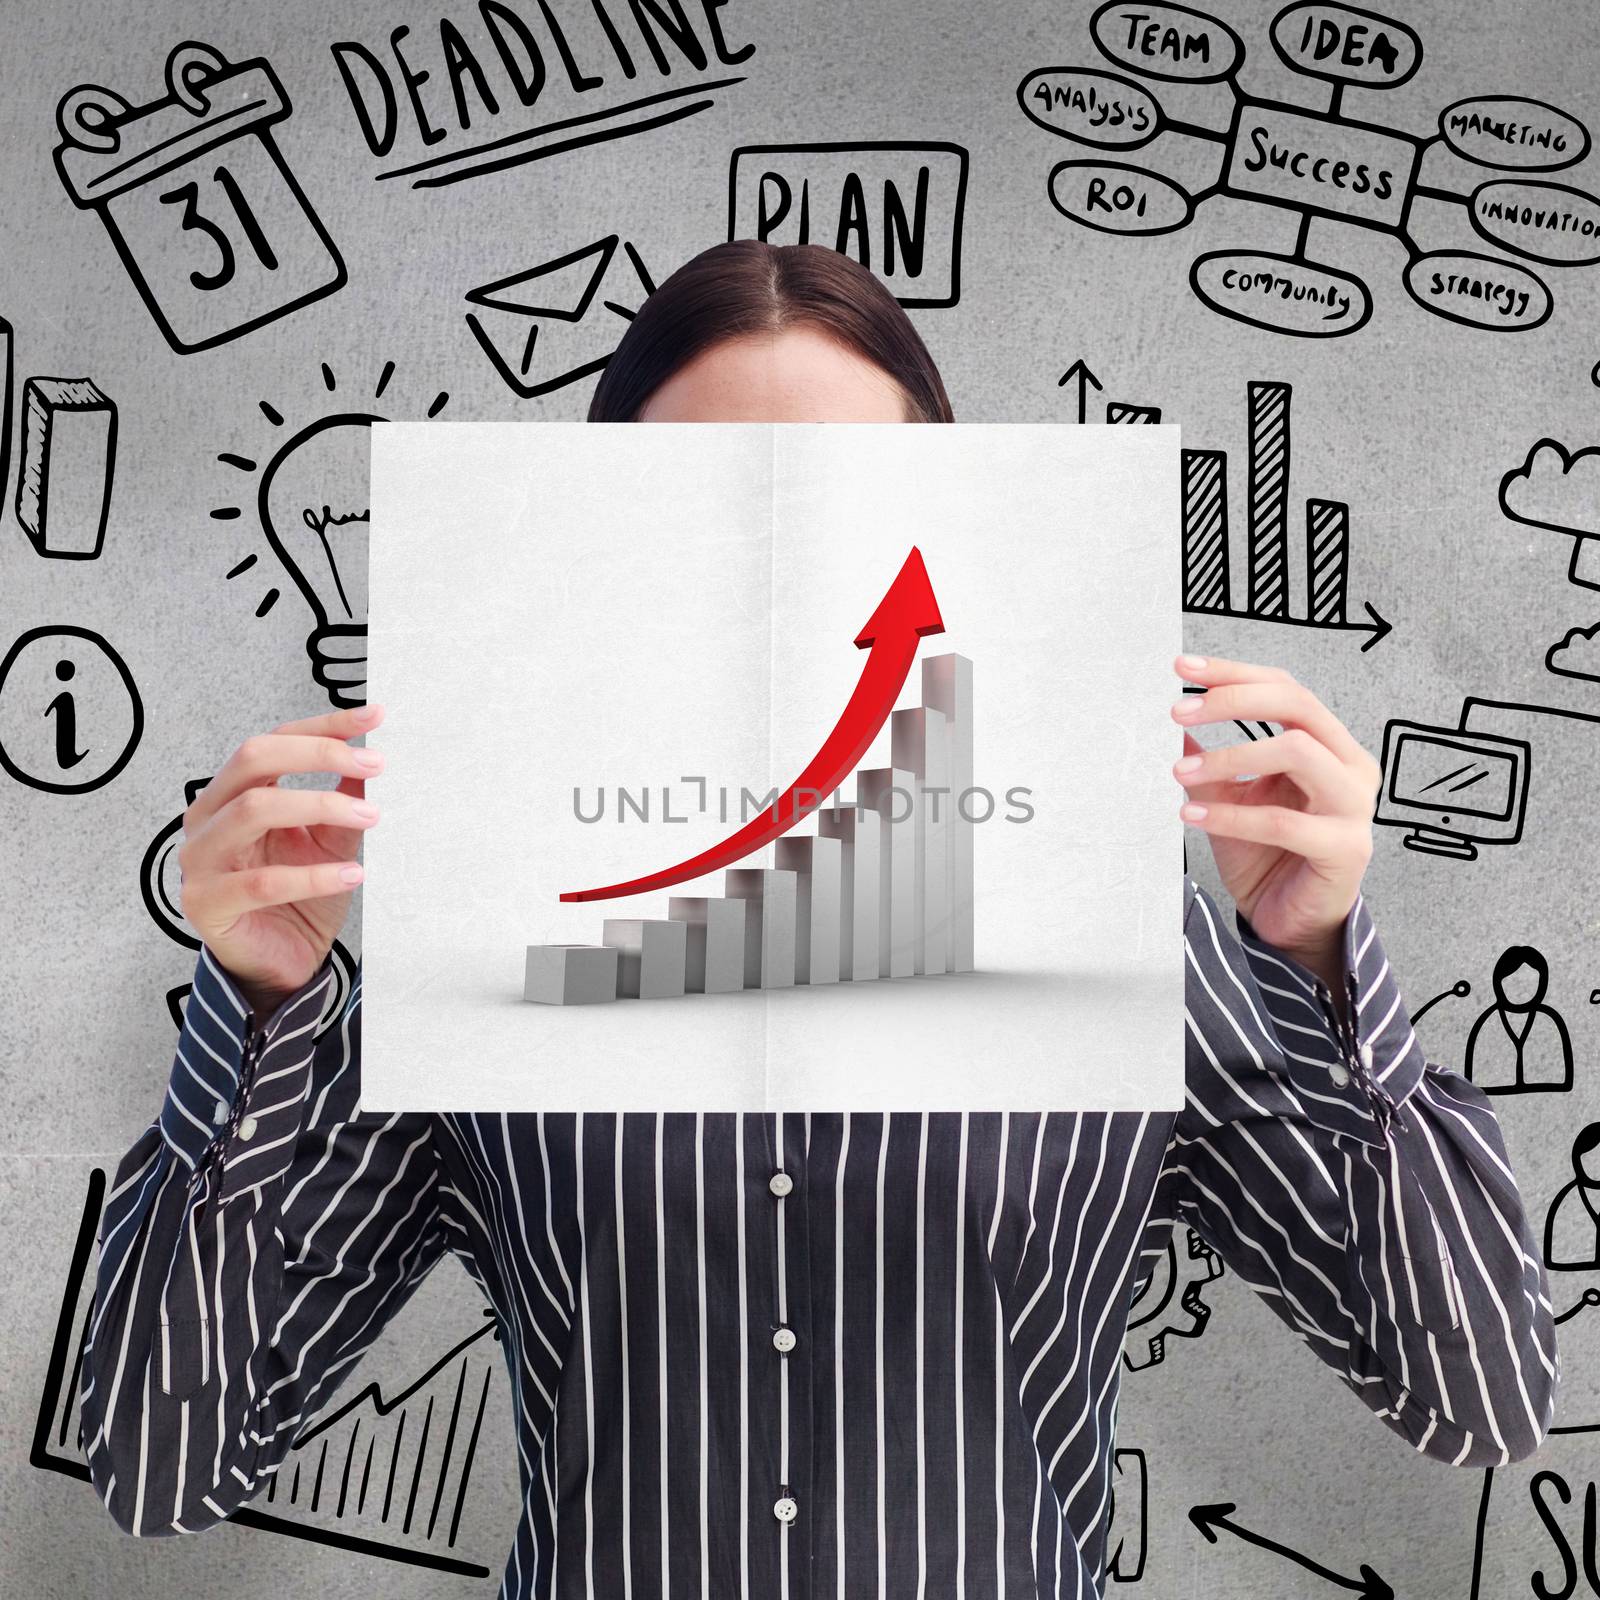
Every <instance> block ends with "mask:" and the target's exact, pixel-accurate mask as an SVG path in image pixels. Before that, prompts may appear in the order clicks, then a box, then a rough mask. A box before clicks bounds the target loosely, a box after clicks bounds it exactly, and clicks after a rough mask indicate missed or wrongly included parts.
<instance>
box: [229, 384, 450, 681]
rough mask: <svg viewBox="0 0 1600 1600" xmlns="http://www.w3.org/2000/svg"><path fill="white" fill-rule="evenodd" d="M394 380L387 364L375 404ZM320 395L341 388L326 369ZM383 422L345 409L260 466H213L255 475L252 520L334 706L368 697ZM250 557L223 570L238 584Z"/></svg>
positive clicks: (279, 423) (270, 598)
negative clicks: (376, 453) (305, 625)
mask: <svg viewBox="0 0 1600 1600" xmlns="http://www.w3.org/2000/svg"><path fill="white" fill-rule="evenodd" d="M393 376H394V363H393V362H392V361H390V362H386V363H385V365H384V368H383V372H382V373H381V375H380V376H379V378H378V382H377V386H376V387H375V388H374V390H373V394H372V398H373V399H374V400H377V399H380V398H381V397H382V395H383V392H384V390H385V389H386V388H387V387H388V385H389V380H390V379H391V378H392V377H393ZM322 382H323V387H324V388H325V389H327V391H328V392H329V393H330V394H332V393H334V392H336V391H337V389H338V380H337V379H336V378H335V376H334V374H333V369H332V368H331V367H329V366H328V365H327V363H326V362H324V363H323V365H322ZM449 400H450V396H449V394H448V393H447V392H445V391H444V390H441V391H440V392H439V393H438V394H437V395H435V396H434V399H433V401H432V403H431V404H430V405H429V406H428V410H427V415H428V416H429V417H430V418H433V417H436V416H438V414H439V413H440V412H441V411H442V410H443V409H444V408H445V406H446V405H447V404H448V403H449ZM258 405H259V408H260V411H261V414H262V416H264V417H265V418H266V419H267V421H268V422H269V423H270V424H271V425H272V426H273V427H274V428H283V427H285V426H287V424H286V423H285V420H284V417H283V414H282V413H281V412H280V411H279V410H278V409H277V408H276V407H275V406H272V405H270V404H269V403H268V402H267V401H265V400H262V401H260V402H258ZM385 420H387V419H386V418H384V417H383V416H381V415H380V414H379V413H377V412H373V411H366V410H341V411H337V412H333V413H332V414H330V415H328V416H324V417H319V418H317V419H316V420H315V421H313V422H310V423H307V424H306V425H305V426H303V427H301V428H298V429H297V430H296V431H295V432H293V433H291V434H290V435H289V436H288V437H287V438H286V439H284V440H283V442H282V443H281V444H279V445H278V447H277V449H275V450H274V451H273V453H272V455H271V456H270V457H269V458H268V460H267V462H266V465H265V466H264V467H262V466H260V465H259V464H258V463H257V462H256V461H254V460H253V459H251V458H250V457H248V456H242V455H236V454H233V453H232V452H223V453H222V454H220V455H219V456H218V457H217V459H218V460H219V461H221V462H222V463H223V464H224V465H226V466H229V467H233V468H234V469H235V470H237V471H240V472H252V473H253V472H258V471H259V473H260V478H259V481H258V483H257V485H256V506H255V509H256V516H257V518H258V520H259V522H260V525H261V532H262V534H263V535H264V536H265V538H266V541H267V544H268V546H269V547H270V548H271V550H272V553H273V554H274V555H275V556H276V557H277V558H278V561H279V564H280V565H281V566H282V567H283V570H284V571H285V572H286V573H287V574H288V576H289V578H290V580H291V582H292V583H293V584H294V586H295V588H296V589H297V590H298V591H299V592H300V595H301V598H302V599H304V601H305V603H306V605H307V607H308V608H309V609H310V612H311V615H312V618H313V619H314V626H313V628H312V631H311V634H310V636H309V637H308V638H307V640H306V653H307V654H308V655H309V656H310V658H311V672H312V676H313V677H314V678H315V679H316V681H317V682H318V683H319V684H321V685H322V687H323V688H324V689H325V690H327V693H328V698H329V700H330V701H331V702H332V703H333V704H334V705H335V706H341V707H342V706H356V705H360V704H362V703H363V701H364V700H365V698H366V695H365V690H366V657H367V536H368V528H369V519H368V507H367V473H368V463H369V459H370V440H371V434H370V429H371V427H372V424H373V423H374V422H383V421H385ZM242 514H243V512H242V508H241V507H239V506H237V505H224V506H218V507H216V509H214V510H213V511H212V513H211V515H212V517H213V518H214V519H215V520H217V521H222V522H227V521H233V520H235V519H237V518H238V517H240V516H241V515H242ZM255 560H256V558H255V556H253V555H252V556H250V557H248V558H246V559H245V560H243V561H241V562H239V563H237V564H236V565H235V566H234V567H232V568H231V569H230V570H229V572H228V577H229V578H236V577H238V576H240V575H241V574H243V573H245V572H247V571H249V570H250V568H251V567H253V566H254V565H255ZM278 597H279V590H277V589H275V588H274V589H272V590H269V591H268V593H267V594H266V595H265V596H264V597H263V599H262V601H261V603H260V605H259V606H258V607H257V608H256V615H257V616H265V615H266V614H267V613H268V612H269V611H271V610H272V608H273V606H275V605H276V604H277V602H278Z"/></svg>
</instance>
